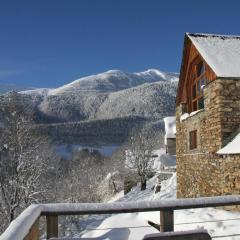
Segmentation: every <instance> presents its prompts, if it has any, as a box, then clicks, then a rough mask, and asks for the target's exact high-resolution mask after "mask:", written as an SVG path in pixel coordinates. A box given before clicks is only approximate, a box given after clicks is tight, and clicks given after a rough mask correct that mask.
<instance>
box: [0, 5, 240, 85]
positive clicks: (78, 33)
mask: <svg viewBox="0 0 240 240" xmlns="http://www.w3.org/2000/svg"><path fill="white" fill-rule="evenodd" d="M239 9H240V1H238V0H235V1H234V0H227V1H222V0H211V1H210V0H201V1H193V0H167V1H161V0H64V1H63V0H41V1H40V0H38V1H37V0H21V1H19V0H1V2H0V30H1V33H0V83H1V82H2V83H15V84H18V85H24V86H33V87H55V86H60V85H62V84H65V83H68V82H71V81H73V80H75V79H77V78H79V77H82V76H87V75H90V74H95V73H99V72H103V71H107V70H109V69H120V70H123V71H128V72H134V71H143V70H146V69H149V68H158V69H161V70H163V71H173V72H179V68H180V62H181V56H182V46H183V38H184V33H185V32H205V33H220V34H236V35H240V28H239V24H240V14H239Z"/></svg>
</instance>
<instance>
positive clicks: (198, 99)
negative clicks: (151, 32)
mask: <svg viewBox="0 0 240 240" xmlns="http://www.w3.org/2000/svg"><path fill="white" fill-rule="evenodd" d="M195 62H196V61H195ZM205 75H206V70H205V65H204V62H203V61H199V60H198V61H197V62H196V63H195V64H194V65H193V67H192V73H191V103H190V104H191V106H190V111H189V112H193V111H197V110H199V109H202V108H204V99H203V88H204V86H205V85H206V76H205Z"/></svg>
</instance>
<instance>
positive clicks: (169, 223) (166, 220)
mask: <svg viewBox="0 0 240 240" xmlns="http://www.w3.org/2000/svg"><path fill="white" fill-rule="evenodd" d="M160 231H161V232H172V231H174V213H173V210H168V211H160Z"/></svg>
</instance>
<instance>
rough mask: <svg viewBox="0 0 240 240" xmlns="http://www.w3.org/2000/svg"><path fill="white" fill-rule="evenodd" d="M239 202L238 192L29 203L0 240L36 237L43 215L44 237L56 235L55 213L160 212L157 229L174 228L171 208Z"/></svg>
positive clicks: (163, 230) (167, 230) (166, 230)
mask: <svg viewBox="0 0 240 240" xmlns="http://www.w3.org/2000/svg"><path fill="white" fill-rule="evenodd" d="M233 205H240V195H231V196H219V197H204V198H194V199H174V200H167V199H166V200H159V201H149V202H147V201H145V202H124V203H121V202H115V203H56V204H33V205H31V206H29V207H28V208H27V209H26V210H24V211H23V212H22V213H21V214H20V215H19V216H18V217H17V218H16V219H15V220H14V221H12V223H11V224H10V225H9V227H8V228H7V229H6V231H5V232H4V233H3V234H2V235H1V236H0V240H15V239H16V240H38V239H39V218H40V217H41V216H45V217H46V225H47V230H46V236H47V239H50V238H52V237H58V216H61V215H86V214H87V215H90V214H117V213H135V212H149V211H159V212H160V229H159V230H160V231H161V232H169V231H174V210H180V209H191V208H206V207H220V206H233Z"/></svg>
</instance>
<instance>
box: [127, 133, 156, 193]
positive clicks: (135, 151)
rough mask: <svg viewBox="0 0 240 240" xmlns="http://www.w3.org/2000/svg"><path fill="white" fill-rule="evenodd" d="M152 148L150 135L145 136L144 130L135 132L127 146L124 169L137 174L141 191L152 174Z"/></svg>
mask: <svg viewBox="0 0 240 240" xmlns="http://www.w3.org/2000/svg"><path fill="white" fill-rule="evenodd" d="M152 137H153V136H152ZM153 147H154V143H153V141H152V138H151V135H149V134H146V129H145V128H143V129H142V130H139V131H137V132H135V133H134V134H133V135H132V136H131V137H130V139H129V142H128V144H127V148H126V168H127V169H128V170H130V171H132V172H135V173H137V175H138V176H139V178H140V181H141V190H145V189H146V185H147V178H148V176H149V175H150V174H151V173H152V172H153V164H154V159H153V157H152V152H153Z"/></svg>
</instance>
